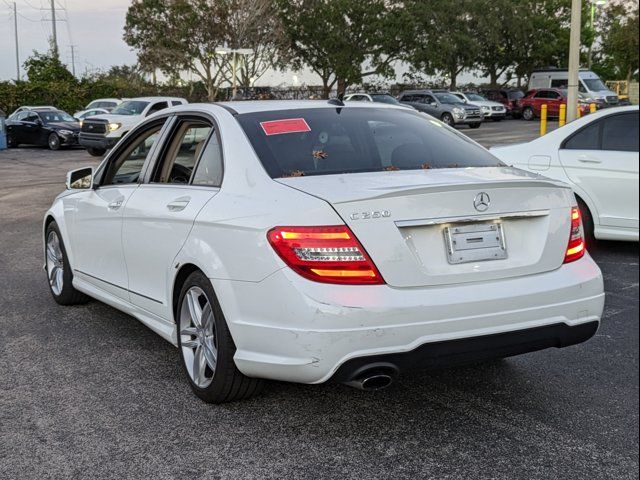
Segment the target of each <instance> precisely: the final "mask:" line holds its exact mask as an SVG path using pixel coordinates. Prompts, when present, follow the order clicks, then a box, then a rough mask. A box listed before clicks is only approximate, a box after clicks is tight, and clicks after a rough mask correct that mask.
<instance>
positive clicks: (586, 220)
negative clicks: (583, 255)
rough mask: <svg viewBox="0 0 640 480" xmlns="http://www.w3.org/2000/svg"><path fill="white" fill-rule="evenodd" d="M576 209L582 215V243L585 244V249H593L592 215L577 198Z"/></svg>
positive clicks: (594, 236)
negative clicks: (578, 209) (577, 208)
mask: <svg viewBox="0 0 640 480" xmlns="http://www.w3.org/2000/svg"><path fill="white" fill-rule="evenodd" d="M578 207H579V208H580V214H581V215H582V229H583V230H584V241H585V242H586V244H587V249H590V248H594V247H595V246H596V244H597V240H596V235H595V227H594V223H593V215H591V210H589V207H588V206H587V204H586V203H584V202H583V201H582V199H581V198H578Z"/></svg>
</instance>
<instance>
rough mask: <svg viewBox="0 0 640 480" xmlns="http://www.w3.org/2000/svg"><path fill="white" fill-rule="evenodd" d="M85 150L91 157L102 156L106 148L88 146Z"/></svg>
mask: <svg viewBox="0 0 640 480" xmlns="http://www.w3.org/2000/svg"><path fill="white" fill-rule="evenodd" d="M87 152H89V155H91V156H92V157H102V156H103V155H104V154H105V153H106V150H105V149H104V148H93V147H88V148H87Z"/></svg>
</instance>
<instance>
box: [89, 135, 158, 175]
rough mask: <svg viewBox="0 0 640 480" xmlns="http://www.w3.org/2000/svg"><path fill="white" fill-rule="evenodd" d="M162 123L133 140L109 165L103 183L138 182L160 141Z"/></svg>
mask: <svg viewBox="0 0 640 480" xmlns="http://www.w3.org/2000/svg"><path fill="white" fill-rule="evenodd" d="M161 128H162V124H158V125H156V126H154V127H152V128H150V129H149V130H146V131H145V132H143V133H140V135H138V137H137V138H136V139H135V140H134V141H133V142H131V144H130V145H129V147H127V148H126V149H125V150H124V151H123V152H122V153H121V154H120V155H118V156H117V157H116V158H115V159H114V160H113V161H111V162H110V163H109V165H108V167H107V172H106V174H105V178H104V180H103V181H102V185H118V184H126V183H137V182H138V180H139V179H140V173H141V172H142V167H143V166H144V163H145V161H146V160H147V157H148V156H149V153H150V152H151V150H152V149H153V146H154V145H155V144H156V142H157V141H158V137H159V136H160V129H161Z"/></svg>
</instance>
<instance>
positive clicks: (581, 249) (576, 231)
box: [564, 207, 586, 263]
mask: <svg viewBox="0 0 640 480" xmlns="http://www.w3.org/2000/svg"><path fill="white" fill-rule="evenodd" d="M585 251H586V248H585V243H584V234H583V232H582V215H581V213H580V209H579V208H578V207H573V208H571V235H570V236H569V246H568V247H567V253H566V254H565V256H564V263H569V262H574V261H576V260H578V259H579V258H582V257H583V256H584V253H585Z"/></svg>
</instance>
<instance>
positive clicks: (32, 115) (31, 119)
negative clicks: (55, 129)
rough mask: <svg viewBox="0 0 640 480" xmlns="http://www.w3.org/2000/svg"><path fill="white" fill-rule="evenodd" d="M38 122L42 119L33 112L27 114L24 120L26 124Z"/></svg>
mask: <svg viewBox="0 0 640 480" xmlns="http://www.w3.org/2000/svg"><path fill="white" fill-rule="evenodd" d="M38 120H40V117H38V114H37V113H33V112H29V113H27V115H26V117H25V119H24V121H25V122H37V121H38Z"/></svg>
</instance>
